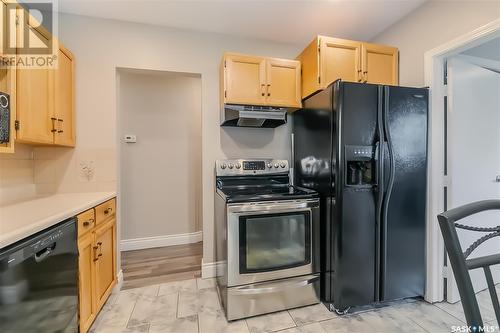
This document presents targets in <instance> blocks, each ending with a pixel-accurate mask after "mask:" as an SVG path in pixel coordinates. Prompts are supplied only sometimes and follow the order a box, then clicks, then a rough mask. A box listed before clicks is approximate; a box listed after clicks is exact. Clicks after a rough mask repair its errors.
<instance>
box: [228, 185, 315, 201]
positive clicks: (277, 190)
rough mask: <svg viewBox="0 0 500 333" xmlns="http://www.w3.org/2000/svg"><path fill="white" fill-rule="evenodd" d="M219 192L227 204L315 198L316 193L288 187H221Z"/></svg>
mask: <svg viewBox="0 0 500 333" xmlns="http://www.w3.org/2000/svg"><path fill="white" fill-rule="evenodd" d="M219 190H220V191H221V192H222V193H223V194H224V195H225V196H226V200H227V201H228V202H246V201H266V200H291V199H307V198H313V197H317V193H316V191H313V190H308V189H305V188H299V187H295V186H289V185H276V186H222V187H220V188H219Z"/></svg>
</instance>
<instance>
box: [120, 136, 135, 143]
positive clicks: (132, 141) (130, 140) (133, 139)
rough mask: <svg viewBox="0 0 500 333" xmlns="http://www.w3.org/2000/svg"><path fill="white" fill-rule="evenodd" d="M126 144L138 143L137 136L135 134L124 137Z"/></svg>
mask: <svg viewBox="0 0 500 333" xmlns="http://www.w3.org/2000/svg"><path fill="white" fill-rule="evenodd" d="M123 138H124V140H125V142H127V143H136V142H137V136H136V135H135V134H126V135H125V136H124V137H123Z"/></svg>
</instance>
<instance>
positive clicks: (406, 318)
mask: <svg viewBox="0 0 500 333" xmlns="http://www.w3.org/2000/svg"><path fill="white" fill-rule="evenodd" d="M497 288H498V291H499V292H500V286H499V287H497ZM478 300H479V303H480V307H481V312H482V314H483V317H484V319H485V320H486V321H487V322H488V323H489V324H490V325H492V326H494V331H493V332H500V330H499V328H498V323H496V320H495V319H494V313H493V306H492V304H491V300H490V298H489V294H488V293H487V291H482V292H481V293H479V294H478ZM463 320H464V315H463V311H462V307H461V304H459V303H457V304H448V303H438V304H435V305H431V304H428V303H425V302H422V301H402V302H397V303H395V304H393V305H392V306H388V307H384V308H380V309H376V310H371V311H366V312H362V313H357V314H351V315H346V316H342V317H340V316H338V315H336V314H334V313H331V312H329V311H328V310H327V309H326V307H325V306H323V305H322V304H316V305H312V306H307V307H303V308H298V309H292V310H289V311H282V312H277V313H273V314H268V315H263V316H258V317H254V318H249V319H246V320H239V321H235V322H231V323H228V322H227V321H226V319H225V317H224V314H223V312H222V310H221V307H220V305H219V300H218V297H217V292H216V290H215V284H214V280H213V279H207V280H202V279H191V280H184V281H176V282H168V283H163V284H160V285H154V286H147V287H141V288H136V289H128V290H123V291H120V292H119V293H115V294H112V295H111V297H110V298H109V300H108V302H107V303H106V305H105V306H104V308H103V310H102V311H101V313H100V314H99V316H98V317H97V319H96V321H95V323H94V325H93V327H92V328H91V330H90V332H91V333H122V332H123V333H139V332H144V333H148V332H149V333H160V332H161V333H260V332H278V331H279V332H281V333H337V332H338V333H341V332H346V333H347V332H349V333H358V332H359V333H366V332H384V333H391V332H397V333H400V332H432V333H434V332H451V330H452V326H462V325H465V323H464V321H463Z"/></svg>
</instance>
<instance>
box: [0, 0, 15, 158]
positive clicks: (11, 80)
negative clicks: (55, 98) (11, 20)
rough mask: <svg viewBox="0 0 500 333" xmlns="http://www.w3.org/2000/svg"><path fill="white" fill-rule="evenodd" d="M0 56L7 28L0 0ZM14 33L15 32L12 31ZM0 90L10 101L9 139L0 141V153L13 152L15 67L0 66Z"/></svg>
mask: <svg viewBox="0 0 500 333" xmlns="http://www.w3.org/2000/svg"><path fill="white" fill-rule="evenodd" d="M0 29H1V31H0V36H1V37H2V38H0V56H3V53H2V50H4V47H5V45H4V43H5V42H6V38H5V37H3V36H4V34H5V33H6V32H7V31H8V30H7V4H6V3H5V2H0ZM14 33H15V32H14ZM0 91H2V92H4V93H7V94H9V97H10V103H9V109H10V123H9V141H8V142H2V143H0V153H13V152H14V140H15V135H16V131H15V129H14V128H15V120H16V116H15V115H16V70H15V68H6V67H5V66H3V67H2V68H0Z"/></svg>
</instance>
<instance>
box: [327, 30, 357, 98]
mask: <svg viewBox="0 0 500 333" xmlns="http://www.w3.org/2000/svg"><path fill="white" fill-rule="evenodd" d="M360 55H361V43H360V42H356V41H350V40H345V39H339V38H331V37H321V39H320V54H319V56H320V73H321V74H320V84H321V87H322V88H325V87H327V86H328V85H329V84H330V83H332V82H333V81H335V80H338V79H342V80H344V81H351V82H359V81H360V78H361V59H360Z"/></svg>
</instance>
